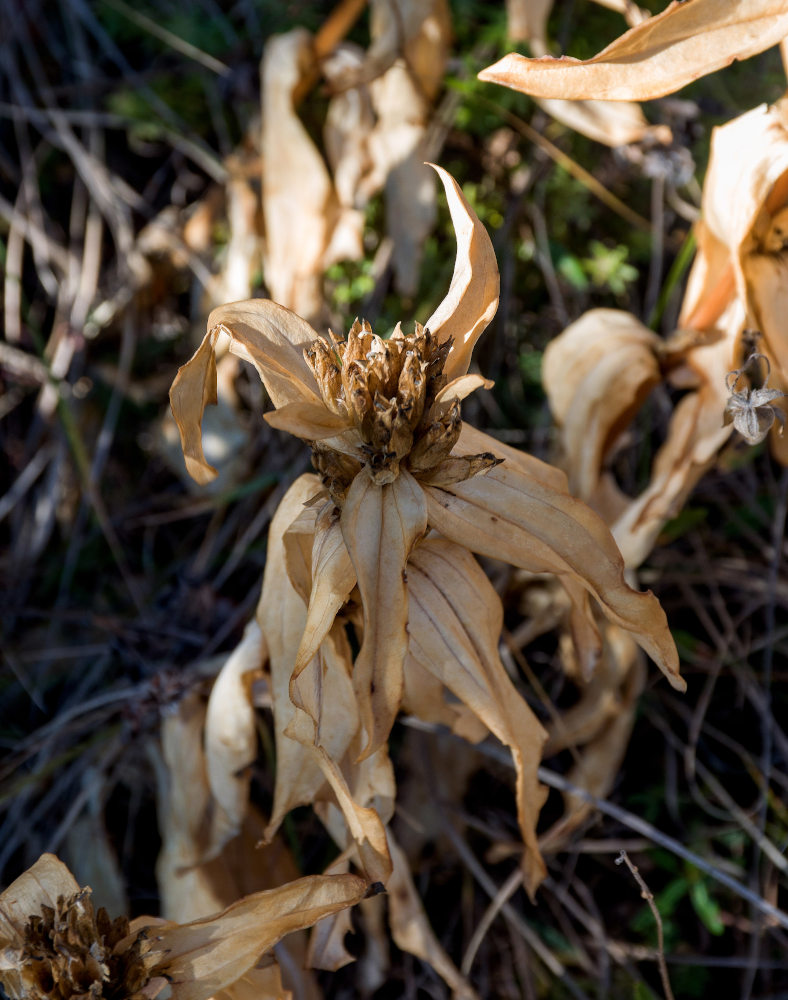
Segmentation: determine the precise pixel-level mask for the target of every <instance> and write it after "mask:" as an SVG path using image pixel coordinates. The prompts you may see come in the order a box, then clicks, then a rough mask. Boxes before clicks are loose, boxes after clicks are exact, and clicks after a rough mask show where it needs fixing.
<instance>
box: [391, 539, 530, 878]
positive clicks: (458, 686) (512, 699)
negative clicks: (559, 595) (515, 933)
mask: <svg viewBox="0 0 788 1000" xmlns="http://www.w3.org/2000/svg"><path fill="white" fill-rule="evenodd" d="M408 592H409V596H410V608H409V614H408V629H409V632H410V646H411V652H412V655H413V657H414V658H415V659H416V660H418V662H419V663H420V664H421V666H422V667H423V668H424V669H425V670H427V671H429V672H430V673H432V674H434V675H435V676H436V677H437V678H438V679H439V680H440V681H441V683H443V684H444V685H445V686H446V687H447V688H448V690H450V691H451V692H452V694H454V695H455V697H457V698H458V699H459V700H460V701H461V702H462V703H463V704H464V705H467V706H468V708H470V709H471V710H472V711H473V712H474V713H475V714H476V715H477V716H478V717H479V719H481V721H482V722H483V723H484V724H485V725H486V726H487V728H488V729H489V730H490V732H491V733H494V734H495V736H497V737H498V739H499V740H500V741H501V742H502V743H504V744H506V746H508V747H509V748H510V749H511V751H512V757H513V758H514V764H515V768H516V771H517V812H518V819H519V822H520V831H521V833H522V836H523V842H524V844H525V854H524V857H523V870H524V878H525V885H526V888H527V890H528V892H529V893H530V894H531V895H533V893H534V892H535V890H536V887H537V886H538V885H539V883H540V882H541V881H542V879H543V878H544V876H545V874H546V872H545V868H544V862H543V861H542V857H541V855H540V853H539V848H538V845H537V842H536V832H535V831H536V820H537V817H538V815H539V810H540V809H541V807H542V804H543V803H544V800H545V798H546V797H547V789H545V788H543V787H542V786H541V785H540V784H539V781H538V779H537V776H536V771H537V767H538V763H539V761H540V760H541V757H542V744H543V743H544V741H545V739H546V733H545V732H544V730H543V729H542V726H541V725H540V723H539V720H538V719H537V718H536V716H535V715H534V714H533V712H532V711H531V710H530V708H529V707H528V705H527V704H526V702H525V701H524V700H523V699H522V698H521V697H520V696H519V695H518V693H517V691H516V690H515V689H514V688H513V686H512V683H511V681H510V680H509V677H508V675H507V673H506V671H505V669H504V667H503V664H502V663H501V661H500V657H499V656H498V640H499V638H500V634H501V626H502V624H503V607H502V606H501V601H500V598H499V597H498V595H497V593H496V592H495V589H494V588H493V586H492V584H491V583H490V581H489V580H488V579H487V577H486V575H485V574H484V572H483V571H482V569H481V568H480V566H479V565H478V563H477V562H476V560H475V559H474V558H473V556H472V555H471V554H470V553H469V552H467V551H464V550H463V549H461V548H459V546H457V545H453V544H451V543H450V542H447V541H444V540H442V539H428V540H427V541H425V542H424V543H423V544H421V545H419V546H418V548H417V549H416V551H415V553H414V555H413V558H412V559H411V561H410V564H409V566H408Z"/></svg>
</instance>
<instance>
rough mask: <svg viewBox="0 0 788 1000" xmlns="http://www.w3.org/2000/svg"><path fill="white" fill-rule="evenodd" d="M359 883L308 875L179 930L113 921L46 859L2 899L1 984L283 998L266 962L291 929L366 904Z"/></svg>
mask: <svg viewBox="0 0 788 1000" xmlns="http://www.w3.org/2000/svg"><path fill="white" fill-rule="evenodd" d="M366 891H367V883H366V882H365V881H364V880H363V879H361V878H358V877H357V876H355V875H321V876H317V875H316V876H309V877H307V878H303V879H299V880H297V881H296V882H291V883H289V884H287V885H283V886H281V887H280V888H278V889H271V890H268V891H265V892H259V893H255V894H253V895H251V896H247V897H245V898H243V899H240V900H238V901H237V902H236V903H233V905H232V906H230V907H228V908H227V909H226V910H223V911H222V912H221V913H218V914H216V915H215V916H212V917H208V918H205V919H202V920H194V921H192V922H191V923H188V924H176V923H171V922H168V921H164V920H160V919H158V918H155V917H138V918H136V919H135V920H133V921H132V922H131V923H129V921H128V920H127V918H125V917H117V918H116V919H114V920H112V919H110V917H109V916H108V915H107V913H106V911H105V910H104V909H103V908H102V909H99V910H98V912H95V910H94V908H93V903H92V901H91V898H90V889H88V888H80V887H79V885H78V884H77V882H76V881H75V879H74V877H73V876H72V874H71V872H70V871H69V870H68V868H67V867H66V866H65V865H64V864H63V863H62V862H61V861H59V860H58V859H57V858H56V857H55V856H54V855H52V854H44V855H42V856H41V857H40V858H39V860H38V861H37V862H36V863H35V864H34V865H33V867H32V868H30V869H29V870H28V871H27V872H25V873H24V874H23V875H21V876H20V877H19V878H18V879H17V880H16V881H15V882H13V883H12V884H11V885H10V886H9V887H8V888H7V889H6V890H5V892H3V894H2V895H0V985H2V987H3V989H4V990H5V991H6V993H7V994H8V996H9V997H10V998H11V1000H73V998H77V997H85V998H87V997H90V998H91V1000H102V998H104V1000H154V998H155V997H158V996H168V997H172V998H173V1000H207V998H208V997H211V996H213V995H214V994H216V993H217V992H218V991H227V992H226V993H223V994H222V995H223V996H224V997H225V1000H231V998H232V996H233V993H232V987H233V985H234V984H236V983H238V984H240V983H241V982H245V983H247V984H249V983H253V984H254V986H256V988H257V994H256V995H257V996H259V997H261V998H265V997H270V998H272V1000H273V998H274V997H280V996H282V995H283V992H282V986H281V982H280V981H279V974H278V970H277V968H276V965H275V963H270V962H269V963H268V964H267V965H265V966H259V967H258V963H259V961H260V959H261V957H262V956H263V954H264V953H265V952H267V951H269V950H270V949H271V948H273V946H274V945H275V944H276V943H277V941H279V939H280V938H282V937H284V935H285V934H289V933H290V932H291V931H295V930H299V929H300V928H303V927H309V926H311V925H312V924H314V923H315V922H316V921H318V920H320V919H322V918H323V917H326V916H328V915H330V914H332V913H336V912H337V911H338V910H341V909H344V908H345V907H347V906H351V905H353V904H354V903H357V902H359V900H361V899H362V898H363V897H364V895H365V893H366Z"/></svg>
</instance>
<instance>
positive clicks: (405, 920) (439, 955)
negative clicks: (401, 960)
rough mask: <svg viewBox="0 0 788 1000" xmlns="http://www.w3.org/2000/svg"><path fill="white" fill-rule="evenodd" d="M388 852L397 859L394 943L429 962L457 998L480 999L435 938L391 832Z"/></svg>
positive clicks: (392, 884) (391, 915)
mask: <svg viewBox="0 0 788 1000" xmlns="http://www.w3.org/2000/svg"><path fill="white" fill-rule="evenodd" d="M389 851H390V852H391V857H392V860H393V862H394V870H393V872H392V876H391V881H390V883H389V895H388V900H389V922H390V925H391V936H392V937H393V938H394V943H395V944H396V945H397V947H398V948H400V949H401V950H402V951H407V952H410V954H411V955H416V956H417V957H418V958H420V959H421V960H422V961H423V962H428V963H429V964H430V965H431V966H432V967H433V969H435V971H436V972H437V973H438V975H440V976H441V977H442V978H443V980H444V981H445V982H446V983H447V984H448V986H449V987H450V989H451V991H452V996H453V997H454V998H455V1000H479V997H478V994H477V993H476V991H475V990H474V989H473V988H472V987H471V985H470V984H469V983H468V981H467V980H466V979H465V977H464V976H462V975H461V974H460V972H459V971H458V970H457V968H456V967H455V965H454V963H453V962H452V961H451V959H450V958H449V956H448V955H447V954H446V952H445V951H444V950H443V948H442V947H441V946H440V944H439V942H438V939H437V938H436V937H435V934H434V932H433V930H432V928H431V927H430V925H429V922H428V920H427V916H426V914H425V913H424V907H423V906H422V903H421V900H420V899H419V895H418V893H417V892H416V887H415V886H414V884H413V879H412V877H411V874H410V868H409V866H408V859H407V858H406V857H405V855H404V854H403V853H402V849H401V848H400V847H399V845H398V844H397V842H396V841H395V840H394V838H393V836H392V835H391V834H390V833H389Z"/></svg>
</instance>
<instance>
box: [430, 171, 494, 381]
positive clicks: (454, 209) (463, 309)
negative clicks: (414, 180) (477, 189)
mask: <svg viewBox="0 0 788 1000" xmlns="http://www.w3.org/2000/svg"><path fill="white" fill-rule="evenodd" d="M433 166H434V164H433ZM434 169H435V170H436V171H437V172H438V176H439V177H440V179H441V181H442V182H443V186H444V188H445V190H446V200H447V201H448V203H449V211H450V212H451V219H452V222H453V223H454V231H455V234H456V237H457V257H456V259H455V262H454V274H453V275H452V279H451V285H450V286H449V292H448V294H447V296H446V298H445V299H444V300H443V301H442V302H441V304H440V305H439V306H438V308H437V309H436V310H435V312H434V313H433V314H432V316H430V318H429V319H428V320H427V322H426V323H425V324H424V325H425V326H426V327H428V328H429V329H430V330H431V331H432V333H434V334H436V335H437V337H438V340H439V341H441V342H444V341H446V340H449V339H450V338H451V339H452V340H453V344H452V348H451V351H450V352H449V357H448V359H447V361H446V366H445V368H444V372H445V374H446V376H447V378H448V379H449V380H450V381H451V380H452V379H455V378H457V377H458V376H459V375H464V374H465V373H466V372H467V371H468V367H469V365H470V362H471V353H472V352H473V348H474V346H475V345H476V341H477V340H478V339H479V337H480V336H481V335H482V333H483V332H484V331H485V329H486V328H487V326H488V325H489V323H490V321H491V320H492V318H493V316H494V315H495V310H496V309H497V308H498V293H499V289H500V279H499V277H498V263H497V261H496V259H495V251H494V250H493V245H492V241H491V240H490V237H489V235H488V233H487V230H486V229H485V228H484V226H483V225H482V224H481V222H480V221H479V219H478V217H477V215H476V213H475V212H474V210H473V209H472V208H471V206H470V205H469V204H468V202H467V200H466V198H465V195H464V194H463V193H462V190H461V189H460V186H459V184H458V183H457V182H456V181H455V180H454V178H453V177H452V176H451V175H450V174H448V173H447V172H446V171H445V170H444V169H443V168H442V167H438V166H434Z"/></svg>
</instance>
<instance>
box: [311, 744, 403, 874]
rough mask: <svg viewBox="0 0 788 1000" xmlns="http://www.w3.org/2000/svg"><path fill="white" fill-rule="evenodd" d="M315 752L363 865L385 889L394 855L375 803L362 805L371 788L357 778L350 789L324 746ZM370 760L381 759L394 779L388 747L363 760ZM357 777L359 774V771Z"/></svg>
mask: <svg viewBox="0 0 788 1000" xmlns="http://www.w3.org/2000/svg"><path fill="white" fill-rule="evenodd" d="M315 752H316V754H317V758H318V761H319V763H320V766H321V768H322V770H323V774H324V775H325V777H326V781H327V782H328V783H329V785H330V786H331V789H332V791H333V792H334V795H335V796H336V800H337V805H338V806H339V809H340V810H341V812H342V818H343V820H344V822H345V823H346V824H347V829H348V831H349V833H350V836H351V837H352V838H353V841H354V842H355V845H356V849H357V851H358V857H359V860H360V862H361V868H362V869H363V871H364V872H365V874H366V876H367V878H368V879H369V881H370V882H371V883H372V884H373V885H375V886H378V887H381V888H382V887H383V886H385V885H387V884H388V882H389V879H390V876H391V858H390V856H389V851H388V844H387V842H386V828H385V826H384V824H383V821H382V820H381V817H380V816H379V815H378V811H377V809H376V808H375V807H374V806H367V805H365V804H362V803H366V802H368V801H370V798H371V796H370V794H369V791H368V790H365V789H363V788H359V787H358V782H357V781H355V782H353V787H352V788H351V786H350V784H349V783H348V781H347V779H346V777H345V775H344V774H343V773H342V769H341V768H340V767H339V765H338V764H337V763H336V761H335V760H334V759H332V758H331V756H330V755H329V754H327V753H326V751H325V750H324V749H323V748H322V747H321V746H316V747H315ZM370 760H373V761H374V762H375V763H376V764H379V763H381V762H382V763H383V766H384V767H385V768H386V769H387V771H388V772H389V773H388V775H387V777H389V778H390V779H391V780H392V781H393V775H391V765H390V763H388V754H387V752H386V750H385V748H382V749H380V750H378V751H377V752H376V753H375V754H373V755H371V756H370V755H367V756H366V757H365V758H364V762H366V761H370ZM364 762H362V763H364ZM351 770H352V769H351ZM355 776H356V777H358V772H356V775H355ZM374 786H375V789H376V790H377V786H378V782H375V783H374ZM392 805H393V794H392Z"/></svg>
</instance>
